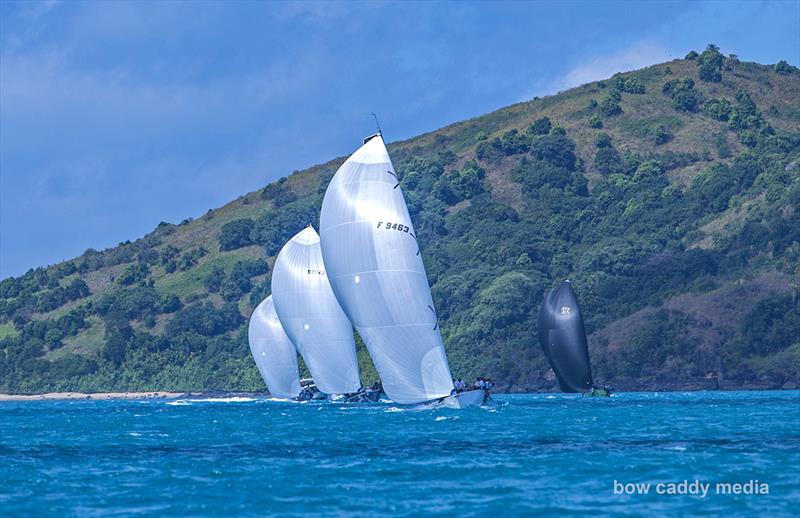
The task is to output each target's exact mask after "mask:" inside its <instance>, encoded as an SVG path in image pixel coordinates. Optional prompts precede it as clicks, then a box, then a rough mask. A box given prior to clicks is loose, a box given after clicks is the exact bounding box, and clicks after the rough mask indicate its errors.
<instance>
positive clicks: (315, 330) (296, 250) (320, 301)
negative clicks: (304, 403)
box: [272, 226, 361, 394]
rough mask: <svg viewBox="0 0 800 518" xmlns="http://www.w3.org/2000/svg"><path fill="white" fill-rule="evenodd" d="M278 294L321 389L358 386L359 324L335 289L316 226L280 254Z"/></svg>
mask: <svg viewBox="0 0 800 518" xmlns="http://www.w3.org/2000/svg"><path fill="white" fill-rule="evenodd" d="M272 297H273V298H274V300H275V310H276V311H277V313H278V317H280V319H281V323H282V324H283V328H284V329H285V330H286V334H287V335H289V338H290V339H291V340H292V343H294V345H295V347H297V350H298V351H299V352H300V354H301V355H302V356H303V360H305V362H306V366H308V370H309V371H310V372H311V376H312V377H313V378H314V383H315V384H316V386H317V388H318V389H319V390H320V391H322V392H324V393H325V394H349V393H353V392H356V391H358V389H359V388H361V379H360V376H359V374H358V358H357V356H356V344H355V341H354V340H353V326H352V325H351V324H350V321H349V320H348V319H347V315H345V314H344V311H342V308H341V307H340V306H339V302H337V300H336V296H335V295H334V294H333V291H332V290H331V285H330V283H329V282H328V276H327V275H326V273H325V266H324V264H323V262H322V252H321V251H320V246H319V236H318V235H317V233H316V232H315V231H314V229H313V228H311V227H310V226H309V227H307V228H306V229H305V230H303V231H301V232H299V233H298V234H297V235H295V236H294V237H293V238H292V239H290V240H289V242H288V243H286V245H284V247H283V249H281V251H280V253H279V254H278V257H277V259H275V266H274V268H273V270H272Z"/></svg>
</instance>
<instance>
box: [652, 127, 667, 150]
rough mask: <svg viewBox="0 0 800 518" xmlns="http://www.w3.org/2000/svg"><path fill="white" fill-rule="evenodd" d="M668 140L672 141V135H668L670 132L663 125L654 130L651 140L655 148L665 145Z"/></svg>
mask: <svg viewBox="0 0 800 518" xmlns="http://www.w3.org/2000/svg"><path fill="white" fill-rule="evenodd" d="M670 140H672V133H670V131H669V130H668V129H667V128H666V127H665V126H664V125H663V124H660V125H659V126H658V128H656V134H655V138H654V139H653V141H654V142H655V144H656V146H660V145H662V144H666V143H667V142H669V141H670Z"/></svg>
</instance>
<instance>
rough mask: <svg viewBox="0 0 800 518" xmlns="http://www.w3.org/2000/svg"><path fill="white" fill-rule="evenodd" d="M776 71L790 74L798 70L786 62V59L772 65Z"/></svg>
mask: <svg viewBox="0 0 800 518" xmlns="http://www.w3.org/2000/svg"><path fill="white" fill-rule="evenodd" d="M772 69H773V70H775V72H777V73H779V74H783V75H789V74H792V73H794V72H797V67H794V66H792V65H790V64H789V63H787V62H786V60H783V59H782V60H780V61H778V62H777V63H775V65H774V66H773V67H772Z"/></svg>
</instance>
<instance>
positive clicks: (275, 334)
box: [247, 295, 300, 398]
mask: <svg viewBox="0 0 800 518" xmlns="http://www.w3.org/2000/svg"><path fill="white" fill-rule="evenodd" d="M247 338H248V340H249V342H250V352H251V353H252V354H253V359H254V360H255V361H256V366H257V367H258V372H260V373H261V377H262V378H264V383H266V384H267V389H269V393H270V394H272V395H273V396H275V397H281V398H292V397H296V396H297V395H298V394H300V373H299V371H298V370H297V350H296V349H295V348H294V345H292V342H291V340H289V337H288V336H286V333H285V332H284V330H283V326H281V321H280V320H279V319H278V315H277V313H275V306H274V305H273V303H272V295H270V296H269V297H267V298H266V299H264V300H263V301H261V304H259V305H258V306H257V307H256V309H255V311H253V316H251V317H250V326H249V327H248V331H247Z"/></svg>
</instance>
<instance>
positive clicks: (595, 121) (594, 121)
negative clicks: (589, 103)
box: [589, 115, 603, 128]
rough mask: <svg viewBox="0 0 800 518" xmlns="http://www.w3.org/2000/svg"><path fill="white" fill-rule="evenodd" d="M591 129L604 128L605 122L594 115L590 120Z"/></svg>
mask: <svg viewBox="0 0 800 518" xmlns="http://www.w3.org/2000/svg"><path fill="white" fill-rule="evenodd" d="M589 127H590V128H602V127H603V120H602V119H601V118H600V117H598V116H597V115H592V116H591V118H589Z"/></svg>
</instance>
